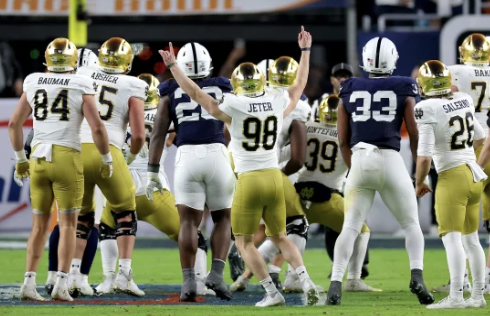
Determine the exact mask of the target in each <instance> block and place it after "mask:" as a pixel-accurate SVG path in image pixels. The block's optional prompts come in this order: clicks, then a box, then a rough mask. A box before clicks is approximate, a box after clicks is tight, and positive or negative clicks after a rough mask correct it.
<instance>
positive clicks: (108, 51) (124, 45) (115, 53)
mask: <svg viewBox="0 0 490 316" xmlns="http://www.w3.org/2000/svg"><path fill="white" fill-rule="evenodd" d="M133 58H134V54H133V49H132V48H131V45H129V43H128V42H126V40H125V39H124V38H120V37H112V38H110V39H108V40H107V41H105V42H104V44H102V46H101V47H100V49H99V66H100V69H101V70H102V71H103V72H107V73H113V74H127V73H128V72H130V71H131V65H132V63H133Z"/></svg>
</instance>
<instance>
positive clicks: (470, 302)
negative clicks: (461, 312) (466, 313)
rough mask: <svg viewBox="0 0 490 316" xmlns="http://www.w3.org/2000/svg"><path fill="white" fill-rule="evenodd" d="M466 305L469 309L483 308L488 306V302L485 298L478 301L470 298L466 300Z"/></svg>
mask: <svg viewBox="0 0 490 316" xmlns="http://www.w3.org/2000/svg"><path fill="white" fill-rule="evenodd" d="M465 303H466V307H467V308H483V307H486V306H487V301H485V299H484V298H483V297H482V298H481V299H479V300H477V299H474V298H473V297H471V296H470V297H468V298H467V299H466V300H465Z"/></svg>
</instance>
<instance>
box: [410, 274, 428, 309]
mask: <svg viewBox="0 0 490 316" xmlns="http://www.w3.org/2000/svg"><path fill="white" fill-rule="evenodd" d="M410 292H412V293H413V294H415V295H417V298H418V299H419V302H420V304H423V305H429V304H432V303H434V296H432V294H431V293H430V292H429V290H428V289H427V286H425V283H424V277H423V274H422V270H420V269H413V270H412V279H411V280H410Z"/></svg>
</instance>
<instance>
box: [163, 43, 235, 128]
mask: <svg viewBox="0 0 490 316" xmlns="http://www.w3.org/2000/svg"><path fill="white" fill-rule="evenodd" d="M169 47H170V51H163V50H159V51H158V52H159V53H160V55H161V56H162V58H163V61H164V62H165V65H166V66H167V68H168V69H170V71H171V72H172V75H173V76H174V79H175V81H177V83H178V84H179V86H180V87H181V88H182V90H184V92H185V93H186V94H187V95H188V96H189V98H191V99H192V100H194V101H196V102H197V103H198V104H199V105H200V106H202V107H203V108H204V109H206V111H207V112H208V113H209V114H211V115H212V116H214V117H215V118H216V119H218V120H220V121H223V122H225V123H226V124H231V117H230V116H229V115H228V114H226V113H224V112H223V111H221V110H220V109H219V107H218V105H219V103H220V101H221V100H219V101H218V100H215V99H214V98H213V97H212V96H210V95H209V94H207V93H206V92H204V91H202V90H201V88H200V87H199V86H198V85H197V84H196V83H195V82H194V81H192V80H191V79H189V78H188V77H187V76H186V75H185V74H184V72H183V71H182V70H181V69H180V68H179V66H177V62H176V60H175V54H174V50H173V45H172V43H169Z"/></svg>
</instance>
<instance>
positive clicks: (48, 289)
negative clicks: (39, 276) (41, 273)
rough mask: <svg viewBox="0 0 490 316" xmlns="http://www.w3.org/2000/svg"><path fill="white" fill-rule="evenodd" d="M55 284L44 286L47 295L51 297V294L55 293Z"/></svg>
mask: <svg viewBox="0 0 490 316" xmlns="http://www.w3.org/2000/svg"><path fill="white" fill-rule="evenodd" d="M53 288H54V284H46V285H45V286H44V290H46V293H47V294H48V295H49V296H51V292H53Z"/></svg>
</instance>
